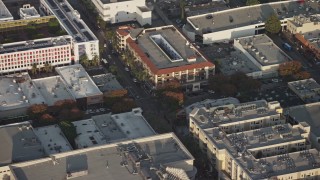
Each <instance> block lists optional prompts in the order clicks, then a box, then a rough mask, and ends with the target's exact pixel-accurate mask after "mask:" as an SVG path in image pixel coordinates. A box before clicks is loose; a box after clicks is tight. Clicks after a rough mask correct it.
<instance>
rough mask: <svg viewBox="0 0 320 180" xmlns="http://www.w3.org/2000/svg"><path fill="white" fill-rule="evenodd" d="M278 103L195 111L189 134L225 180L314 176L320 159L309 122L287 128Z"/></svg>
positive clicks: (223, 106)
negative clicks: (313, 143)
mask: <svg viewBox="0 0 320 180" xmlns="http://www.w3.org/2000/svg"><path fill="white" fill-rule="evenodd" d="M282 113H283V112H282V108H281V107H280V104H279V102H276V101H274V102H266V101H265V100H259V101H254V102H247V103H242V104H236V105H234V104H226V105H221V106H215V107H202V108H195V109H193V111H192V112H191V113H190V115H189V117H190V132H191V133H192V134H193V136H194V138H195V140H196V141H197V142H199V146H200V148H201V150H202V151H203V152H204V153H206V154H207V156H208V164H209V165H210V166H211V167H212V168H215V169H216V170H218V172H219V177H218V179H219V178H221V179H248V180H254V179H304V178H307V177H310V178H315V177H316V176H317V175H318V174H319V170H320V164H319V163H320V156H319V152H318V151H317V150H316V149H311V144H310V140H309V135H310V126H309V125H308V124H307V123H300V124H296V125H290V124H286V123H285V122H286V121H285V118H284V116H283V114H282Z"/></svg>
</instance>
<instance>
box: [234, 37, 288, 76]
mask: <svg viewBox="0 0 320 180" xmlns="http://www.w3.org/2000/svg"><path fill="white" fill-rule="evenodd" d="M234 48H235V49H237V50H239V51H240V52H242V53H243V54H244V55H245V56H247V58H249V60H250V61H251V62H252V63H253V64H254V65H255V66H257V67H258V68H259V70H260V71H262V74H261V75H262V76H267V77H268V76H276V75H277V74H278V69H279V65H280V64H282V63H284V62H287V61H289V60H290V59H291V58H290V57H289V56H288V55H287V54H286V53H285V52H283V51H282V50H281V49H280V48H279V47H278V46H277V45H276V44H275V43H274V42H273V41H272V40H271V39H270V38H269V37H268V36H267V35H265V34H260V35H254V36H248V37H242V38H237V39H235V40H234Z"/></svg>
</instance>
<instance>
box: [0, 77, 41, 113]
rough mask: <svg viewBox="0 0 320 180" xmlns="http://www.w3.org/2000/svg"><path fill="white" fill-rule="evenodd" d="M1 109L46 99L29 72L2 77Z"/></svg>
mask: <svg viewBox="0 0 320 180" xmlns="http://www.w3.org/2000/svg"><path fill="white" fill-rule="evenodd" d="M0 102H1V104H0V110H3V111H5V110H9V109H16V108H21V107H27V106H29V105H31V104H42V103H45V102H46V100H45V99H44V98H43V97H42V95H41V94H40V92H39V91H38V89H37V88H36V87H35V86H34V84H33V83H32V81H31V78H30V76H29V75H28V74H27V73H22V74H13V75H7V76H2V77H0Z"/></svg>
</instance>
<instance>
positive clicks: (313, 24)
mask: <svg viewBox="0 0 320 180" xmlns="http://www.w3.org/2000/svg"><path fill="white" fill-rule="evenodd" d="M319 22H320V18H319V17H318V16H317V15H312V16H306V15H303V14H299V15H298V16H294V17H293V18H292V19H289V20H288V22H287V24H288V25H287V31H289V32H290V33H291V34H297V33H299V34H304V33H308V32H311V31H314V30H316V29H320V23H319Z"/></svg>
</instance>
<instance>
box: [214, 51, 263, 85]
mask: <svg viewBox="0 0 320 180" xmlns="http://www.w3.org/2000/svg"><path fill="white" fill-rule="evenodd" d="M218 62H219V65H220V71H221V72H222V74H225V75H228V76H230V75H232V74H235V73H237V72H243V73H245V74H246V75H247V76H250V77H252V78H255V79H257V78H261V77H262V74H263V73H262V71H261V69H260V68H259V67H258V66H256V65H255V64H254V63H253V62H252V61H251V60H250V59H249V58H248V57H247V56H246V55H245V54H244V53H243V52H241V51H239V50H238V49H237V50H236V51H232V52H230V56H227V57H225V58H222V59H219V60H218Z"/></svg>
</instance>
